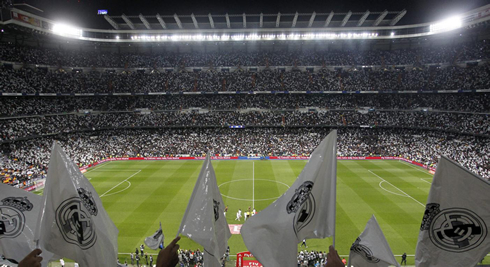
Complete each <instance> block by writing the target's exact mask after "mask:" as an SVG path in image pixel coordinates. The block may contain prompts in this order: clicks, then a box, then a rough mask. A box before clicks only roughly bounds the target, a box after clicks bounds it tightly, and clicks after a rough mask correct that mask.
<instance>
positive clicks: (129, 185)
mask: <svg viewBox="0 0 490 267" xmlns="http://www.w3.org/2000/svg"><path fill="white" fill-rule="evenodd" d="M126 183H128V186H127V187H126V188H124V189H123V190H119V191H117V192H114V193H110V194H106V195H103V196H101V197H106V196H112V195H115V194H119V193H121V192H123V191H126V190H127V189H128V188H130V187H131V182H130V181H126Z"/></svg>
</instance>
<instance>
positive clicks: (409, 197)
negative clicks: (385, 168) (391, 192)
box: [369, 170, 425, 208]
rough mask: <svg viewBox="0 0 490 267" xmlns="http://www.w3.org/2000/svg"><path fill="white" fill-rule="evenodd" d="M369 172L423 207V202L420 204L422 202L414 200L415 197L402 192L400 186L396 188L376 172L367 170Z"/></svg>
mask: <svg viewBox="0 0 490 267" xmlns="http://www.w3.org/2000/svg"><path fill="white" fill-rule="evenodd" d="M369 172H370V173H372V174H374V175H375V176H376V177H378V178H379V179H381V180H383V181H385V182H387V183H389V184H390V185H391V186H393V187H394V188H396V189H398V190H399V191H400V192H402V193H403V194H405V196H407V197H409V198H411V199H412V200H414V201H415V202H417V203H419V204H420V205H422V207H424V208H425V205H424V204H422V202H420V201H418V200H416V199H415V198H413V197H412V196H410V195H409V194H407V193H405V192H404V191H403V190H401V189H400V188H398V187H396V186H394V185H393V184H392V183H390V182H388V181H386V180H385V179H383V178H381V176H379V175H377V174H376V173H374V172H373V171H371V170H369Z"/></svg>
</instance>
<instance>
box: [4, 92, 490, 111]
mask: <svg viewBox="0 0 490 267" xmlns="http://www.w3.org/2000/svg"><path fill="white" fill-rule="evenodd" d="M0 106H1V107H2V108H1V109H0V117H15V116H26V115H46V114H63V113H71V112H79V111H83V110H91V111H104V112H106V111H134V110H144V109H147V110H152V111H181V110H188V109H193V108H194V109H199V108H200V109H208V110H211V111H217V110H244V109H253V108H256V109H267V110H295V109H301V108H312V107H314V108H326V109H331V110H332V109H342V110H344V109H359V108H363V107H368V108H373V109H392V110H415V109H421V108H427V109H431V108H432V109H433V110H444V111H464V112H486V113H488V112H490V93H477V94H471V93H454V94H245V95H243V94H239V95H237V94H232V95H157V96H93V97H79V96H78V97H75V96H73V97H70V96H65V97H5V96H4V97H0Z"/></svg>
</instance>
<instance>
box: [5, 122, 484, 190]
mask: <svg viewBox="0 0 490 267" xmlns="http://www.w3.org/2000/svg"><path fill="white" fill-rule="evenodd" d="M330 130H331V129H330V128H282V127H280V128H250V129H223V128H194V129H190V128H187V129H186V128H177V129H154V130H109V131H102V132H89V133H74V134H66V135H58V136H55V137H44V138H38V139H31V140H26V141H21V142H14V143H10V144H4V145H3V152H2V155H1V157H0V158H1V159H2V161H1V162H0V167H1V169H11V168H16V169H17V170H19V169H22V170H26V171H31V172H33V174H34V175H33V176H32V175H29V176H19V178H18V179H17V182H15V181H13V182H12V184H14V185H16V184H18V183H20V182H23V181H24V180H29V179H31V177H40V176H43V175H44V174H45V173H46V168H47V166H48V162H49V155H50V148H51V145H52V142H53V140H59V141H60V142H61V144H62V146H63V147H64V148H65V150H66V151H67V153H68V155H69V156H70V158H71V159H73V161H74V162H75V163H77V164H78V165H79V166H85V165H88V164H91V163H94V162H97V161H100V160H102V159H105V158H109V157H161V156H202V155H204V154H205V153H207V151H211V152H212V153H213V154H215V155H221V156H309V155H310V153H311V152H312V151H313V150H314V149H315V148H316V146H317V145H318V144H319V143H320V141H321V140H322V138H323V137H324V136H326V135H327V134H328V132H329V131H330ZM128 144H131V145H128ZM337 148H338V152H337V153H338V155H339V156H399V157H403V158H407V159H410V160H413V161H416V162H420V163H423V164H425V165H428V166H436V164H437V161H438V158H439V157H440V156H441V155H445V156H447V157H449V158H451V159H453V160H455V161H457V162H459V163H460V164H462V165H464V166H465V167H467V168H469V169H470V170H472V171H473V172H475V173H478V174H479V175H481V176H482V177H484V178H486V179H489V178H490V139H489V138H484V137H477V136H469V135H459V134H455V133H445V132H440V131H430V130H422V129H419V130H415V129H381V128H371V129H369V128H340V129H339V132H338V146H337ZM8 177H9V176H6V175H5V174H2V176H1V179H2V180H5V179H6V178H8Z"/></svg>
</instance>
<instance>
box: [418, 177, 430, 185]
mask: <svg viewBox="0 0 490 267" xmlns="http://www.w3.org/2000/svg"><path fill="white" fill-rule="evenodd" d="M426 179H428V178H420V180H422V181H424V182H426V183H428V184H432V183H431V182H428V181H427V180H426Z"/></svg>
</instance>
